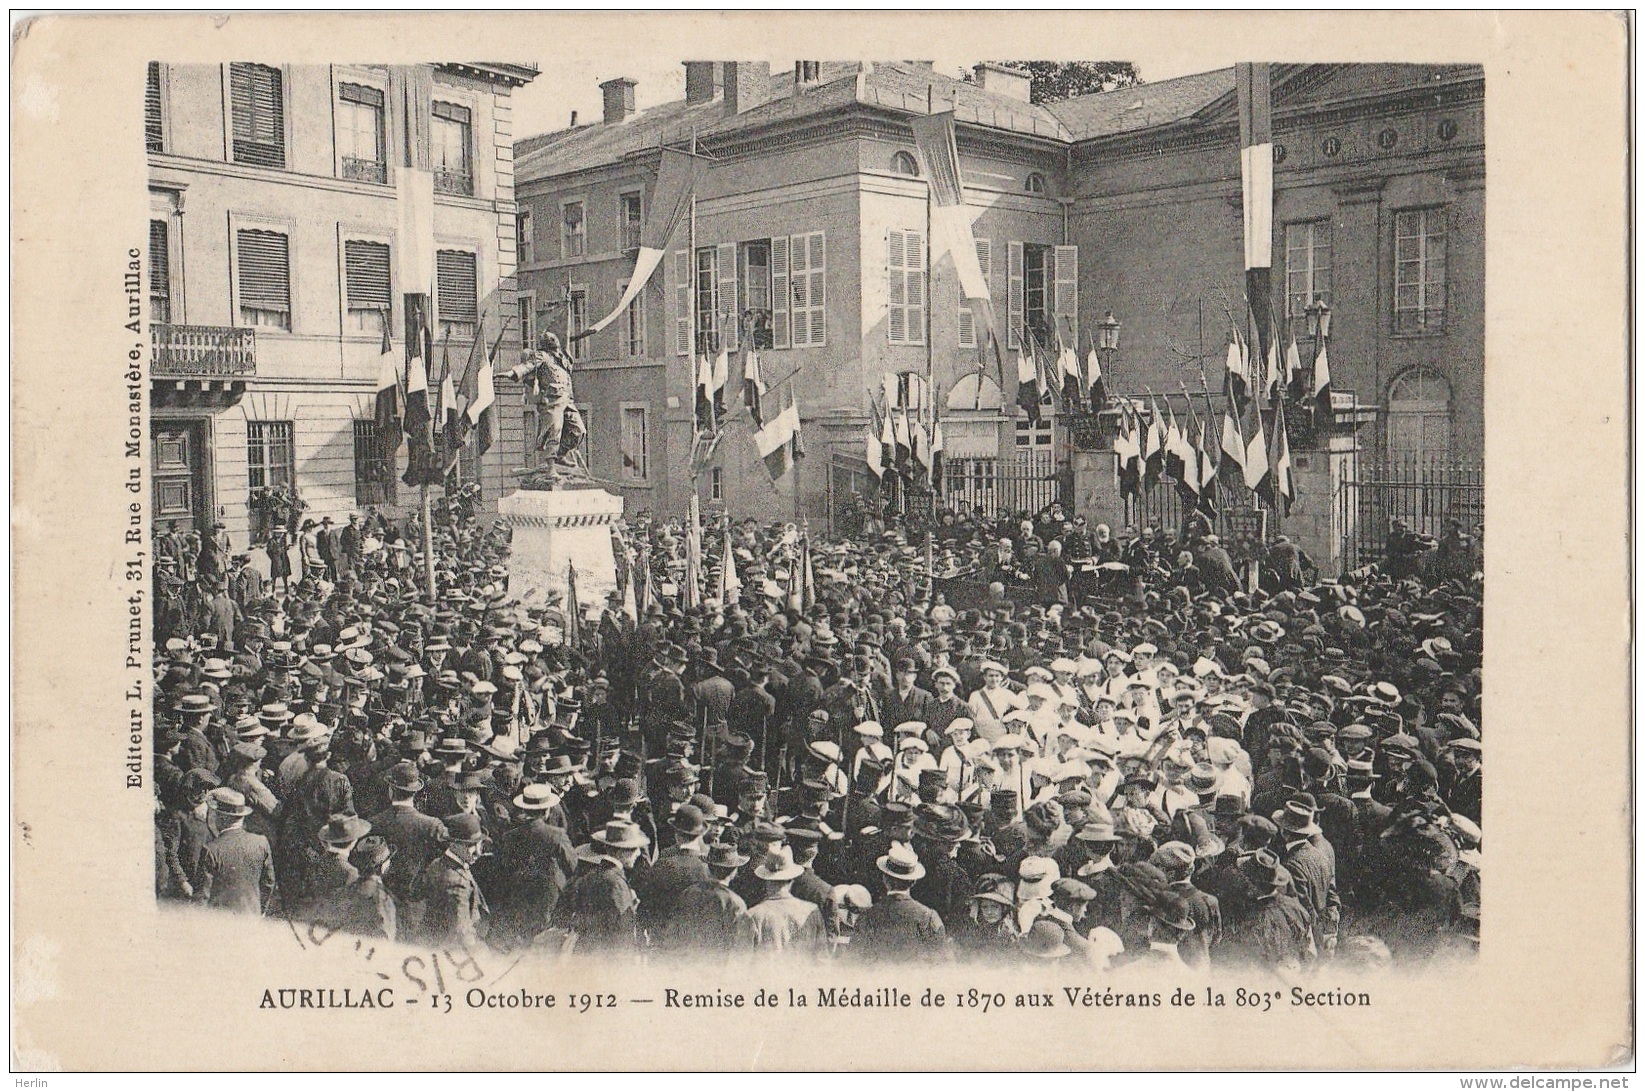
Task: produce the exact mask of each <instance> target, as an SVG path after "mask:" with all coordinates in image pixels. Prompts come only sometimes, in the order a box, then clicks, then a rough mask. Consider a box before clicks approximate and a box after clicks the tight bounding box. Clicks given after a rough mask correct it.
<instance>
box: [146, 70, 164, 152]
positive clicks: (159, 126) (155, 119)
mask: <svg viewBox="0 0 1645 1092" xmlns="http://www.w3.org/2000/svg"><path fill="white" fill-rule="evenodd" d="M143 139H144V142H145V143H146V144H147V146H148V150H149V151H151V152H163V151H165V150H166V130H165V113H164V109H163V107H162V106H161V102H160V62H159V61H150V62H149V71H148V83H147V85H146V86H145V87H144V89H143Z"/></svg>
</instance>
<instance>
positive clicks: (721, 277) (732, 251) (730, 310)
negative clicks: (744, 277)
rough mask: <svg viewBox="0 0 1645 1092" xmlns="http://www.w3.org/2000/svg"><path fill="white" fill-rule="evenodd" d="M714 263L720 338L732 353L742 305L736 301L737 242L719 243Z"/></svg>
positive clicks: (734, 347)
mask: <svg viewBox="0 0 1645 1092" xmlns="http://www.w3.org/2000/svg"><path fill="white" fill-rule="evenodd" d="M714 264H715V267H716V270H717V278H718V281H719V292H718V295H717V296H716V297H715V299H714V306H715V308H716V309H717V310H718V311H719V313H720V332H721V339H722V340H723V341H724V343H725V346H724V347H725V349H726V351H727V352H733V353H734V352H736V351H737V335H738V333H739V328H740V327H741V326H742V307H741V306H740V305H739V304H738V302H737V244H736V243H720V244H719V245H718V246H716V247H715V255H714Z"/></svg>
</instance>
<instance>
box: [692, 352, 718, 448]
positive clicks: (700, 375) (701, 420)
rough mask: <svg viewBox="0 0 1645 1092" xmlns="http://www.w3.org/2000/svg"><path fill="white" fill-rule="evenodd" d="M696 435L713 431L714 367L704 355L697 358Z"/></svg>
mask: <svg viewBox="0 0 1645 1092" xmlns="http://www.w3.org/2000/svg"><path fill="white" fill-rule="evenodd" d="M696 410H697V414H696V416H697V433H698V434H699V435H706V434H707V433H710V432H713V431H714V365H712V364H710V363H709V361H708V356H707V355H706V354H704V355H702V356H699V357H698V358H697V405H696Z"/></svg>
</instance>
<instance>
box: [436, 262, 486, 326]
mask: <svg viewBox="0 0 1645 1092" xmlns="http://www.w3.org/2000/svg"><path fill="white" fill-rule="evenodd" d="M434 266H435V276H436V278H437V281H438V284H437V286H436V287H437V294H438V299H437V301H436V306H438V308H439V313H440V336H441V337H442V338H443V337H446V336H447V335H449V336H451V337H452V338H455V339H456V340H458V341H472V340H473V339H474V337H475V335H476V333H477V331H478V329H479V324H480V297H479V274H478V269H477V266H478V260H477V259H476V258H475V256H474V252H473V251H469V250H441V251H436V252H435V255H434Z"/></svg>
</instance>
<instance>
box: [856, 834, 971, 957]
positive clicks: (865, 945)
mask: <svg viewBox="0 0 1645 1092" xmlns="http://www.w3.org/2000/svg"><path fill="white" fill-rule="evenodd" d="M875 865H876V867H878V869H879V870H880V872H881V874H882V875H883V876H884V880H883V882H884V884H885V897H884V898H883V899H880V900H878V901H877V902H875V903H874V905H873V906H871V907H869V908H868V909H867V910H865V911H863V915H862V917H860V918H858V919H857V932H856V935H855V936H853V937H852V939H851V947H850V948H849V949H847V951H848V952H849V953H850V954H851V955H852V956H854V957H856V958H859V959H861V960H863V961H865V962H870V963H872V962H877V961H882V960H889V961H899V962H922V963H937V962H943V961H945V960H947V959H948V958H949V957H950V951H949V947H948V936H947V934H946V932H945V931H944V929H943V924H942V918H941V917H940V916H939V915H938V914H937V912H936V911H935V910H933V909H931V908H930V907H929V906H926V905H924V904H923V903H919V902H916V901H915V900H914V897H913V896H912V895H911V894H910V893H909V891H910V889H911V888H912V887H913V886H914V884H916V883H918V882H919V880H920V879H921V877H923V876H924V875H925V866H924V865H922V864H920V861H919V858H918V857H916V856H915V855H914V851H913V850H912V849H910V848H909V847H908V846H906V845H903V844H901V843H898V844H895V845H893V846H892V847H891V849H890V851H889V852H887V853H886V855H885V856H883V857H881V858H879V860H878V861H876V862H875Z"/></svg>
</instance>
